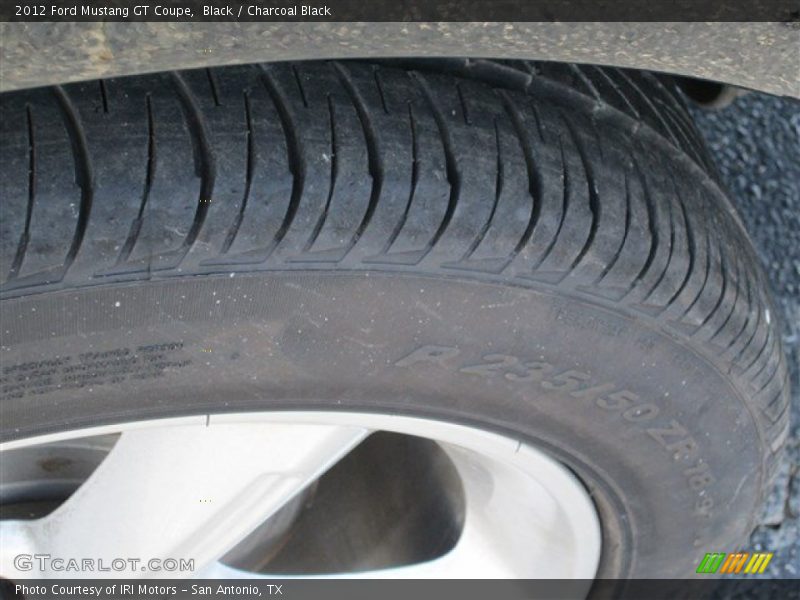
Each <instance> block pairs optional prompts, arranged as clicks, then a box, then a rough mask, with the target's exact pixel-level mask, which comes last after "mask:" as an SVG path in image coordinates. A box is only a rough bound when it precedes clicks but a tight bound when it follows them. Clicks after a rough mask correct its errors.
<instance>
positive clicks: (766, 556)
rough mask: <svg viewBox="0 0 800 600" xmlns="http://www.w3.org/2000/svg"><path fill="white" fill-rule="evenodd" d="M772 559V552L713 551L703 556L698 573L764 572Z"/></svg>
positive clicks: (752, 573) (732, 573)
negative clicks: (726, 552)
mask: <svg viewBox="0 0 800 600" xmlns="http://www.w3.org/2000/svg"><path fill="white" fill-rule="evenodd" d="M771 560H772V552H753V553H752V554H751V553H750V552H735V553H733V554H725V553H724V552H711V553H708V554H706V555H705V556H704V557H703V560H701V561H700V565H699V566H698V567H697V572H698V573H705V574H711V573H721V574H728V575H736V574H750V575H755V574H759V573H763V572H764V571H765V570H766V569H767V565H768V564H769V561H771Z"/></svg>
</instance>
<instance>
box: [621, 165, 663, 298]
mask: <svg viewBox="0 0 800 600" xmlns="http://www.w3.org/2000/svg"><path fill="white" fill-rule="evenodd" d="M632 161H633V168H634V171H635V172H636V175H637V176H638V179H639V181H640V182H641V184H642V195H643V197H644V204H645V207H646V209H647V229H648V231H649V233H650V248H649V249H648V251H647V258H646V259H645V261H644V265H642V268H641V269H639V272H638V273H637V274H636V277H634V278H633V280H632V281H631V283H630V285H629V286H628V290H627V292H626V294H625V295H626V296H627V295H628V294H630V293H631V292H632V291H633V290H634V289H635V288H636V286H637V285H638V284H639V282H640V281H641V280H642V279H643V278H644V276H645V275H646V274H647V272H648V271H649V270H650V265H652V264H653V260H654V259H655V256H656V251H657V250H658V245H659V237H660V236H659V234H658V224H659V223H658V211H657V210H656V207H655V203H654V202H653V198H652V196H651V194H650V186H649V185H648V184H647V179H646V177H645V175H644V173H642V170H641V167H640V166H639V162H638V161H637V160H636V158H632Z"/></svg>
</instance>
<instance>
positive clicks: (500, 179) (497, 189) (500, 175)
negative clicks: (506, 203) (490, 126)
mask: <svg viewBox="0 0 800 600" xmlns="http://www.w3.org/2000/svg"><path fill="white" fill-rule="evenodd" d="M494 135H495V144H496V146H497V174H496V177H495V182H494V201H493V202H492V209H491V210H490V211H489V216H488V217H487V219H486V222H485V223H484V224H483V227H481V230H480V232H478V235H477V236H476V237H475V239H474V240H472V243H470V245H469V248H468V249H467V251H466V252H465V253H464V256H462V257H461V260H462V261H466V260H468V259H469V258H470V257H471V256H472V255H473V254H474V252H475V250H476V249H477V248H478V246H480V244H481V242H482V241H483V240H484V238H485V237H486V232H487V231H489V227H491V225H492V221H493V220H494V215H495V213H496V212H497V205H498V204H499V203H500V196H501V195H502V193H503V185H504V178H505V165H504V164H503V149H502V147H501V144H500V129H499V128H498V125H497V119H495V120H494Z"/></svg>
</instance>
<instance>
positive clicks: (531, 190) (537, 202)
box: [500, 92, 543, 265]
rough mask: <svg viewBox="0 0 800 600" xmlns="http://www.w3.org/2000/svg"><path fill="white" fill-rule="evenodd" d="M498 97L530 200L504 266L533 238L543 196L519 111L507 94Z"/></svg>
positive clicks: (531, 150)
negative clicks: (522, 160) (525, 220)
mask: <svg viewBox="0 0 800 600" xmlns="http://www.w3.org/2000/svg"><path fill="white" fill-rule="evenodd" d="M500 95H501V97H502V98H503V107H504V108H505V110H506V114H508V116H509V118H510V120H511V124H512V126H513V129H514V133H515V134H516V137H517V140H518V141H519V145H520V148H521V149H522V155H523V157H524V158H525V170H526V171H527V175H528V195H529V196H530V198H531V212H530V216H529V218H528V224H527V225H526V226H525V230H524V231H523V232H522V236H521V237H520V239H519V241H518V242H517V244H516V245H515V246H514V249H513V250H512V251H511V253H510V255H509V257H508V260H507V262H506V265H508V264H509V263H510V262H511V261H512V260H514V258H516V256H517V255H518V254H519V253H520V252H521V251H522V249H523V248H524V247H525V246H526V245H527V244H528V242H529V241H530V239H531V237H532V236H533V232H534V230H535V229H536V225H537V223H538V222H539V216H540V214H541V210H542V195H543V194H542V183H541V178H540V177H539V175H538V171H537V169H536V163H535V161H534V160H533V148H531V144H530V141H529V140H528V137H527V136H526V135H525V127H524V126H523V123H522V116H521V115H520V113H519V109H518V108H517V106H516V104H514V101H513V100H512V98H511V96H510V95H509V94H507V93H506V92H501V94H500Z"/></svg>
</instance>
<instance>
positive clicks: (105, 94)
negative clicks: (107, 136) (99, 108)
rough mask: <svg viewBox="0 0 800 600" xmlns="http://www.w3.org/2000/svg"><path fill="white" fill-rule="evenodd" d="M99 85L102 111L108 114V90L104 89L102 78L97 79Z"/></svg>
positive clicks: (104, 84) (104, 83)
mask: <svg viewBox="0 0 800 600" xmlns="http://www.w3.org/2000/svg"><path fill="white" fill-rule="evenodd" d="M97 82H98V84H99V87H100V101H101V103H102V104H103V113H104V114H106V115H107V114H108V90H106V82H105V80H103V79H98V80H97Z"/></svg>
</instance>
